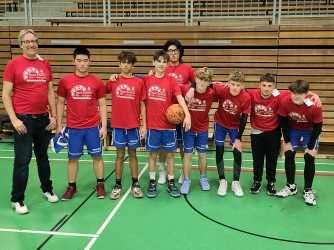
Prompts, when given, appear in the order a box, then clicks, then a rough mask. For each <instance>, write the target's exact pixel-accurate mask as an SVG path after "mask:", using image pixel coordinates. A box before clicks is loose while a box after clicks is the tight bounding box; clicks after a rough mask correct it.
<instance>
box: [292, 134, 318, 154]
mask: <svg viewBox="0 0 334 250" xmlns="http://www.w3.org/2000/svg"><path fill="white" fill-rule="evenodd" d="M311 134H312V131H304V130H297V129H291V130H290V138H291V146H292V148H293V149H294V150H296V149H300V148H304V149H306V148H307V145H308V143H309V141H310V139H311ZM319 142H320V141H319V137H318V138H317V140H316V142H315V145H314V149H316V150H318V149H319Z"/></svg>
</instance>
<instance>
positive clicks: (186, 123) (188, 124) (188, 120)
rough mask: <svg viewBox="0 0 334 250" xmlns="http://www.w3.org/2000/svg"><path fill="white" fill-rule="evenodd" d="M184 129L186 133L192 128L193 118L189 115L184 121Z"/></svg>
mask: <svg viewBox="0 0 334 250" xmlns="http://www.w3.org/2000/svg"><path fill="white" fill-rule="evenodd" d="M183 127H184V128H185V130H186V131H188V130H189V129H190V128H191V118H190V115H189V114H186V116H185V118H184V121H183Z"/></svg>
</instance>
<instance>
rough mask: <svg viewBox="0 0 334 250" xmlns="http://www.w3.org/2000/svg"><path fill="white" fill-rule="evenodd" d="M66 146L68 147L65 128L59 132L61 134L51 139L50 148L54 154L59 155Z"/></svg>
mask: <svg viewBox="0 0 334 250" xmlns="http://www.w3.org/2000/svg"><path fill="white" fill-rule="evenodd" d="M67 145H68V132H67V130H66V129H65V128H64V129H63V130H62V131H61V133H58V134H56V135H55V136H54V137H52V138H51V148H52V150H53V152H55V153H59V152H60V151H61V150H62V149H63V148H64V147H66V146H67Z"/></svg>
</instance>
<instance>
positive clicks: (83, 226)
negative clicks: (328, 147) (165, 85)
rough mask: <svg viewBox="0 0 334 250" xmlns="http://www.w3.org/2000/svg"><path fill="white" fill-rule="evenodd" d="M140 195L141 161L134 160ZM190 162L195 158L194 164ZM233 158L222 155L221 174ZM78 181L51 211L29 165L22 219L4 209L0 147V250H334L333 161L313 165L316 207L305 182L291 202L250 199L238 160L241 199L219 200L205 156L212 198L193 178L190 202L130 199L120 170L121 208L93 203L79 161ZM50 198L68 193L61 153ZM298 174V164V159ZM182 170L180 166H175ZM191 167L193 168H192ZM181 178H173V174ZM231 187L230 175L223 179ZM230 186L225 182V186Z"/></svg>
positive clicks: (6, 175)
mask: <svg viewBox="0 0 334 250" xmlns="http://www.w3.org/2000/svg"><path fill="white" fill-rule="evenodd" d="M138 156H139V161H140V168H141V173H142V178H141V183H142V186H143V188H144V189H145V190H146V186H147V182H148V177H147V175H148V174H147V165H146V162H147V154H146V153H144V152H142V153H138ZM194 158H195V157H194ZM231 158H232V155H231V154H230V153H227V154H226V159H227V160H226V165H227V167H231V166H232V160H231ZM82 159H83V160H82V161H81V165H80V166H81V167H80V171H79V176H78V181H77V185H78V191H79V192H78V193H77V195H76V196H75V198H74V199H73V200H71V201H67V202H58V203H56V204H49V203H48V202H46V201H45V200H44V199H43V198H42V195H41V191H40V188H39V181H38V177H37V172H36V162H35V160H32V162H31V165H30V178H29V184H28V188H27V192H26V204H27V205H28V208H29V209H30V213H29V214H27V215H17V214H15V213H14V212H13V210H11V209H10V203H9V199H10V196H9V194H10V186H11V178H12V163H13V150H12V144H5V143H1V144H0V162H1V164H0V182H1V186H0V187H1V192H0V242H1V244H0V249H1V250H21V249H25V250H26V249H50V250H51V249H53V250H61V249H70V250H74V249H97V250H102V249H117V250H124V249H141V250H153V249H154V250H155V249H159V250H164V249H180V250H187V249H191V250H202V249H209V250H214V249H228V250H230V249H231V250H239V249H248V250H264V249H268V250H292V249H293V250H301V249H303V250H304V249H305V250H306V249H317V250H330V249H331V250H333V249H334V216H332V214H333V211H334V198H333V193H334V191H333V190H334V160H333V159H318V161H317V165H316V171H317V176H316V177H315V181H314V190H315V191H316V196H317V201H318V205H317V206H315V207H310V206H307V205H305V204H304V201H303V199H302V192H301V191H302V187H303V176H302V172H300V171H298V176H297V178H296V180H297V185H298V187H299V192H298V194H297V195H295V196H293V197H289V198H286V199H279V198H275V197H268V196H267V195H266V194H265V192H264V190H263V191H262V192H261V193H260V194H258V195H252V194H250V193H249V192H248V189H249V186H250V184H251V180H252V173H251V167H252V160H251V155H250V154H249V153H245V154H244V157H243V159H244V163H243V172H242V175H241V184H242V186H243V188H244V191H245V196H244V197H243V198H236V197H235V196H234V195H233V193H232V192H231V191H230V188H229V191H228V195H227V196H226V197H224V198H222V197H218V196H217V195H216V191H217V188H218V182H217V174H216V170H215V160H214V152H210V153H209V161H208V165H209V171H208V175H209V179H210V183H211V186H212V188H211V191H209V192H202V191H200V188H199V186H198V181H197V180H198V173H197V171H193V174H192V179H193V182H192V189H191V192H190V194H189V195H188V196H184V197H181V198H179V199H175V198H170V197H169V196H168V195H167V192H166V187H165V186H164V185H163V186H159V196H158V197H157V198H156V199H148V198H144V199H140V200H136V199H134V198H133V197H132V196H131V194H129V191H128V189H129V187H130V176H129V171H128V167H127V163H126V165H125V166H126V171H125V173H124V179H123V189H124V192H123V196H122V198H121V199H120V200H117V201H112V200H110V199H109V198H106V199H104V200H98V199H97V198H96V197H95V192H94V186H95V178H94V175H93V170H92V167H91V161H90V159H89V157H87V156H85V157H83V158H82ZM104 159H105V162H106V165H105V176H106V179H107V180H106V189H107V192H108V195H109V192H110V191H111V186H112V185H113V184H114V159H115V152H113V151H107V152H105V154H104ZM50 160H51V166H52V174H53V181H54V187H55V192H56V193H57V194H58V195H59V196H61V194H62V193H63V191H64V190H65V187H66V185H67V180H66V178H67V177H66V175H67V174H66V173H67V172H66V171H67V170H66V153H65V152H63V153H61V154H55V153H52V152H51V153H50ZM297 161H298V169H302V166H303V164H302V159H297ZM177 163H178V167H180V160H179V159H178V160H177ZM194 164H196V162H195V161H194ZM278 168H279V170H278V174H277V187H278V188H281V187H282V186H283V185H284V183H285V177H284V172H283V171H282V169H283V163H282V159H280V160H279V164H278ZM177 172H179V171H177ZM227 177H228V180H231V172H230V171H229V172H228V176H227ZM229 183H230V182H229Z"/></svg>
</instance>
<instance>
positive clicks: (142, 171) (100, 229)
mask: <svg viewBox="0 0 334 250" xmlns="http://www.w3.org/2000/svg"><path fill="white" fill-rule="evenodd" d="M147 167H148V164H146V165H145V167H144V168H143V169H142V170H141V171H140V173H139V178H140V177H141V176H142V175H143V173H144V172H145V171H146V169H147ZM130 192H131V187H130V188H129V189H128V191H127V192H126V193H125V194H124V196H123V197H122V199H121V200H120V201H119V202H118V203H117V205H116V207H114V209H113V210H112V211H111V212H110V214H109V216H108V217H107V219H106V220H105V221H104V222H103V224H102V225H101V227H100V228H99V230H97V232H96V234H97V235H101V234H102V232H103V231H104V229H105V228H106V227H107V226H108V224H109V222H110V221H111V220H112V218H113V217H114V216H115V214H116V213H117V211H118V210H119V208H120V207H121V206H122V204H123V203H124V201H125V199H126V198H127V197H128V196H129V194H130ZM96 240H97V238H93V239H91V240H90V241H89V242H88V244H87V246H86V247H85V249H84V250H89V249H91V247H92V246H93V245H94V243H95V241H96Z"/></svg>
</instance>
